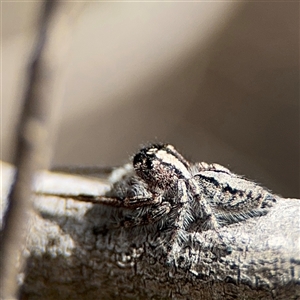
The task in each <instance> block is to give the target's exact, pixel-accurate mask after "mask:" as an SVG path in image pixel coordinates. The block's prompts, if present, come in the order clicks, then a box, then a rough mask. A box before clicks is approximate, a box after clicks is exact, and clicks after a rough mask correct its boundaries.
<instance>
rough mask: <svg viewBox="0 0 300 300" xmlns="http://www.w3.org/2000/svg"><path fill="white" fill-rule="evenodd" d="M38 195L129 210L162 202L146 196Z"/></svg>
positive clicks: (157, 198)
mask: <svg viewBox="0 0 300 300" xmlns="http://www.w3.org/2000/svg"><path fill="white" fill-rule="evenodd" d="M36 194H37V195H43V196H54V197H59V198H64V199H73V200H77V201H83V202H89V203H94V204H103V205H108V206H113V207H123V208H129V209H135V208H137V207H143V206H148V205H152V204H157V203H160V202H161V197H145V196H135V197H125V198H119V197H108V196H95V195H88V194H78V195H72V194H58V193H36Z"/></svg>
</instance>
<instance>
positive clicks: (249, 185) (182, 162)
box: [58, 144, 276, 244]
mask: <svg viewBox="0 0 300 300" xmlns="http://www.w3.org/2000/svg"><path fill="white" fill-rule="evenodd" d="M132 167H133V168H132ZM118 172H119V173H120V174H121V175H118V176H117V178H114V179H112V180H111V181H113V186H112V188H111V191H110V192H109V193H107V194H106V195H105V196H103V195H102V196H91V195H76V196H74V195H58V196H60V197H64V198H73V199H77V200H81V201H88V202H93V203H98V204H103V205H108V206H112V207H118V208H120V209H123V210H124V211H125V213H124V214H123V216H124V219H123V220H121V222H120V226H123V227H127V228H128V227H129V228H130V227H136V226H147V225H149V224H158V228H159V229H163V228H166V227H168V228H169V229H171V230H172V229H173V230H172V232H173V234H172V237H171V239H172V240H173V242H176V243H178V244H180V243H181V242H182V241H184V239H185V236H186V235H185V232H186V231H188V230H189V228H190V227H191V226H192V225H193V226H196V227H197V228H198V229H199V230H208V229H214V230H217V229H218V228H219V227H221V226H225V225H230V224H232V223H235V222H239V221H243V220H246V219H248V218H251V217H255V216H261V215H264V214H266V213H267V212H268V208H269V207H270V206H272V203H274V202H276V198H275V196H273V195H272V194H271V193H270V192H268V191H267V190H266V189H264V188H262V187H260V186H259V185H257V184H256V183H254V182H252V181H249V180H247V179H245V178H243V177H241V176H239V175H236V174H233V173H231V172H230V171H229V170H228V169H227V168H225V167H222V166H220V165H218V164H207V163H203V162H202V163H190V162H188V161H187V160H186V159H185V158H184V157H183V156H182V155H181V154H180V153H179V152H178V151H177V150H176V149H175V148H174V147H173V146H171V145H168V144H152V145H150V146H147V147H144V148H142V149H141V150H140V151H139V152H138V153H137V154H136V155H135V156H134V157H133V164H132V166H131V167H128V165H125V166H124V167H123V168H119V169H116V170H115V171H114V172H113V173H114V174H115V175H116V174H117V173H118ZM119 173H118V174H119ZM115 175H114V177H116V176H115ZM112 177H113V176H112ZM112 177H111V178H112ZM127 212H128V213H127Z"/></svg>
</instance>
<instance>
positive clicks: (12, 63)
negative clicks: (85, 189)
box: [1, 1, 300, 197]
mask: <svg viewBox="0 0 300 300" xmlns="http://www.w3.org/2000/svg"><path fill="white" fill-rule="evenodd" d="M68 5H70V6H71V5H73V4H72V3H69V4H68ZM39 8H40V7H39V3H34V2H25V1H24V2H3V3H2V61H1V63H2V99H1V100H2V112H1V122H2V125H1V141H2V159H3V160H6V161H10V160H11V157H12V156H11V154H12V153H13V150H14V130H15V126H16V123H17V119H18V115H19V109H20V103H21V95H22V92H23V87H24V82H25V80H26V72H25V71H26V63H27V61H28V56H29V53H30V49H31V48H32V45H33V38H34V33H35V28H36V25H37V19H38V13H39ZM58 51H59V49H58ZM62 115H63V119H62V120H61V124H60V125H59V130H58V133H57V144H56V146H55V149H54V157H53V165H61V164H63V165H119V164H122V163H124V162H126V161H127V159H128V157H129V156H130V155H132V154H133V153H134V152H135V151H136V150H137V149H138V148H139V146H140V145H141V144H143V143H147V142H151V141H163V142H169V143H172V144H174V145H175V146H176V147H177V148H178V149H179V150H181V152H182V153H183V154H185V155H186V156H187V157H188V158H190V159H191V160H193V161H207V162H218V163H220V164H223V165H224V166H227V167H229V168H230V169H232V170H234V171H235V172H236V173H240V174H245V175H246V176H247V177H249V178H251V179H254V180H256V181H257V182H260V183H262V184H263V185H265V186H267V187H268V188H270V189H271V190H273V191H274V192H275V193H278V194H281V195H283V196H285V197H299V181H300V180H299V152H300V151H299V150H300V149H299V3H291V2H290V3H288V2H286V3H285V2H281V3H280V2H269V3H267V2H261V3H259V2H252V3H250V2H241V3H237V2H235V3H234V2H231V3H230V2H218V3H217V2H211V3H209V2H198V3H175V2H174V3H163V2H160V3H157V2H156V3H110V2H105V3H87V4H86V5H85V6H84V7H83V9H82V12H81V13H80V15H79V17H78V19H77V21H76V24H75V27H74V35H73V40H72V45H71V52H70V55H69V61H68V69H67V84H66V88H65V101H64V104H63V113H62ZM49 146H50V145H49Z"/></svg>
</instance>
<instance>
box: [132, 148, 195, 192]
mask: <svg viewBox="0 0 300 300" xmlns="http://www.w3.org/2000/svg"><path fill="white" fill-rule="evenodd" d="M133 167H134V169H135V172H136V174H137V175H138V176H139V177H141V178H142V179H143V180H144V181H145V182H146V183H147V184H149V185H150V186H158V187H160V188H167V187H170V186H173V185H176V183H177V181H178V179H189V178H190V177H191V174H190V172H189V170H188V169H189V163H188V162H187V161H186V160H185V159H184V158H183V156H182V155H181V154H180V153H178V152H177V150H176V149H175V148H174V147H173V146H171V145H168V144H153V145H151V146H148V147H145V148H142V149H141V150H140V151H139V152H138V153H137V154H136V155H135V156H134V158H133Z"/></svg>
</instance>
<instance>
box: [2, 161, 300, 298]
mask: <svg viewBox="0 0 300 300" xmlns="http://www.w3.org/2000/svg"><path fill="white" fill-rule="evenodd" d="M9 172H10V171H8V170H7V168H6V166H5V165H4V167H3V178H2V181H3V183H4V184H3V190H2V197H3V198H5V194H6V192H7V186H8V183H9V180H10V179H9V177H10V175H9ZM36 188H37V189H39V190H41V189H42V190H45V189H46V190H49V189H51V190H53V189H55V190H56V191H58V190H61V191H66V189H67V191H70V190H71V191H72V190H76V189H81V190H84V189H87V190H89V192H91V191H92V192H95V193H101V192H102V193H103V192H104V191H105V190H106V189H107V188H108V184H106V183H104V182H102V183H101V182H100V181H95V180H92V179H85V178H79V177H78V178H76V177H72V176H63V175H60V174H58V175H53V174H51V173H45V174H42V175H39V176H37V183H36ZM34 205H35V207H36V212H35V213H34V215H33V218H32V220H31V222H30V225H29V227H30V230H29V233H30V234H29V235H28V237H27V244H26V249H25V250H24V255H26V257H28V259H27V267H26V270H25V273H24V276H23V275H20V280H21V281H22V280H23V285H22V297H23V298H24V299H299V298H300V278H299V277H300V251H299V250H300V249H299V237H300V228H299V213H300V201H299V200H297V199H283V198H279V199H278V201H277V203H276V204H275V205H274V207H273V208H271V211H270V212H269V213H268V214H267V215H266V216H263V217H256V218H251V219H248V220H247V221H244V222H239V223H236V224H232V225H230V226H227V227H222V228H221V229H219V231H218V233H217V232H215V231H212V230H207V231H203V232H189V233H188V240H187V242H185V243H184V244H183V245H182V247H180V248H178V253H177V254H176V257H175V260H174V261H173V262H167V253H166V248H167V245H168V240H169V238H170V236H169V235H170V233H169V232H163V231H161V230H158V229H157V228H156V227H155V226H151V227H150V226H148V227H141V228H136V229H134V230H133V229H124V228H112V226H111V225H113V224H114V220H112V216H114V218H115V216H116V215H117V214H116V211H114V210H116V208H108V207H104V206H102V205H95V204H91V203H85V202H79V201H74V200H66V199H61V198H57V197H45V196H35V199H34ZM108 224H109V225H110V226H107V225H108Z"/></svg>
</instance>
